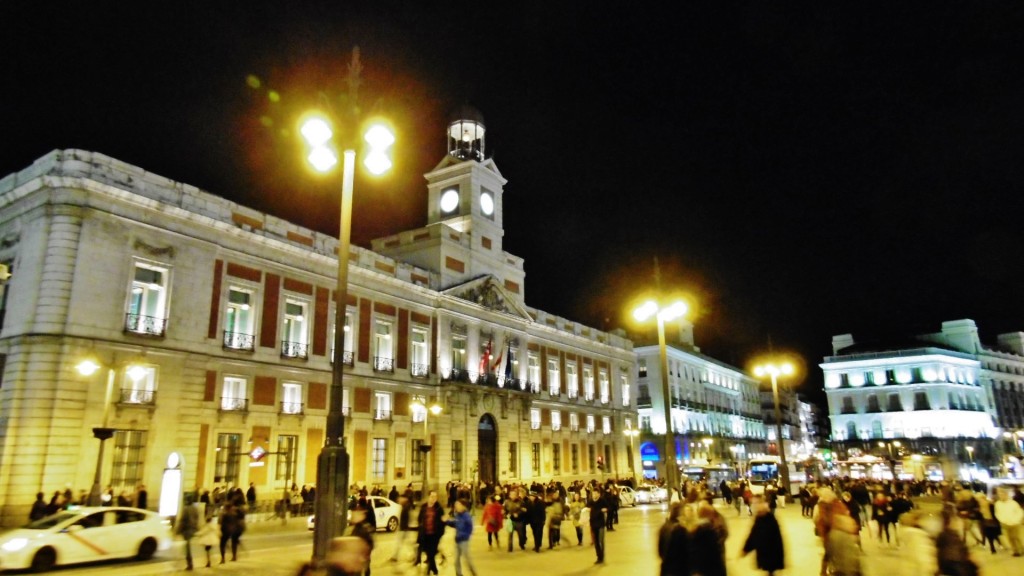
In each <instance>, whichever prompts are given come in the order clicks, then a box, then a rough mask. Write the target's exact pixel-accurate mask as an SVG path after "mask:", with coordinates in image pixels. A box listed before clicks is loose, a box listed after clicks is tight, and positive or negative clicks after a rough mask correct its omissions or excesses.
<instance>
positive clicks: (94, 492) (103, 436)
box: [75, 359, 115, 506]
mask: <svg viewBox="0 0 1024 576" xmlns="http://www.w3.org/2000/svg"><path fill="white" fill-rule="evenodd" d="M100 368H101V366H100V365H99V364H98V363H96V362H94V361H93V360H89V359H87V360H82V361H81V362H79V363H78V365H77V366H75V369H76V370H78V373H79V374H81V375H82V376H92V375H93V374H95V373H96V371H97V370H99V369H100ZM113 393H114V369H113V368H108V369H107V388H106V392H105V393H104V396H103V426H101V427H97V428H93V429H92V435H93V437H94V438H96V439H97V440H99V441H100V451H99V454H98V455H97V456H96V471H95V473H94V474H93V477H92V488H91V489H90V490H89V499H88V503H89V506H99V505H100V504H102V497H103V488H102V484H103V448H104V446H105V445H106V441H107V440H109V439H110V438H112V437H113V436H114V431H115V429H114V428H109V427H108V425H109V421H110V397H111V395H113Z"/></svg>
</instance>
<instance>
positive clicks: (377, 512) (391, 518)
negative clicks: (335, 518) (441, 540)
mask: <svg viewBox="0 0 1024 576" xmlns="http://www.w3.org/2000/svg"><path fill="white" fill-rule="evenodd" d="M366 500H367V502H369V503H370V506H371V507H372V508H373V517H374V519H375V520H376V521H377V530H386V531H388V532H394V531H395V530H398V518H399V517H400V516H401V515H402V505H401V504H399V503H397V502H395V501H393V500H389V499H387V498H384V497H383V496H367V497H366ZM348 516H349V519H351V518H352V512H351V511H349V514H348ZM306 528H309V529H310V530H313V529H314V528H316V515H310V516H309V517H308V518H306Z"/></svg>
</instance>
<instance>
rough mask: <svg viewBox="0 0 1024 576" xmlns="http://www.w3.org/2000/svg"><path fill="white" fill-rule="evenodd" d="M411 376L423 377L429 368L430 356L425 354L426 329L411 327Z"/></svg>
mask: <svg viewBox="0 0 1024 576" xmlns="http://www.w3.org/2000/svg"><path fill="white" fill-rule="evenodd" d="M410 347H411V352H412V354H411V356H412V358H411V364H412V365H411V366H410V367H409V370H410V372H411V374H412V376H418V377H421V378H422V377H425V376H426V375H427V372H428V371H429V369H430V360H429V358H430V356H429V355H428V354H427V329H426V328H421V327H413V329H412V337H411V339H410Z"/></svg>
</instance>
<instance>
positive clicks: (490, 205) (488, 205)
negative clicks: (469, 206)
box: [480, 192, 494, 216]
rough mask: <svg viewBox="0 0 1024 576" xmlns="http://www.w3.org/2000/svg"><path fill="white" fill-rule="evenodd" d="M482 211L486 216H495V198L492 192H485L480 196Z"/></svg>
mask: <svg viewBox="0 0 1024 576" xmlns="http://www.w3.org/2000/svg"><path fill="white" fill-rule="evenodd" d="M480 210H481V211H482V212H483V213H484V216H490V215H491V214H494V198H493V197H492V196H491V193H490V192H484V193H483V194H481V195H480Z"/></svg>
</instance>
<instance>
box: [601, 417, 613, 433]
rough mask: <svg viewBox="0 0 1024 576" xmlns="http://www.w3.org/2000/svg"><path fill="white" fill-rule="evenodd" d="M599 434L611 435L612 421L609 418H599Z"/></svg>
mask: <svg viewBox="0 0 1024 576" xmlns="http://www.w3.org/2000/svg"><path fill="white" fill-rule="evenodd" d="M601 432H604V433H605V434H611V433H612V419H611V417H610V416H601Z"/></svg>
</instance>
